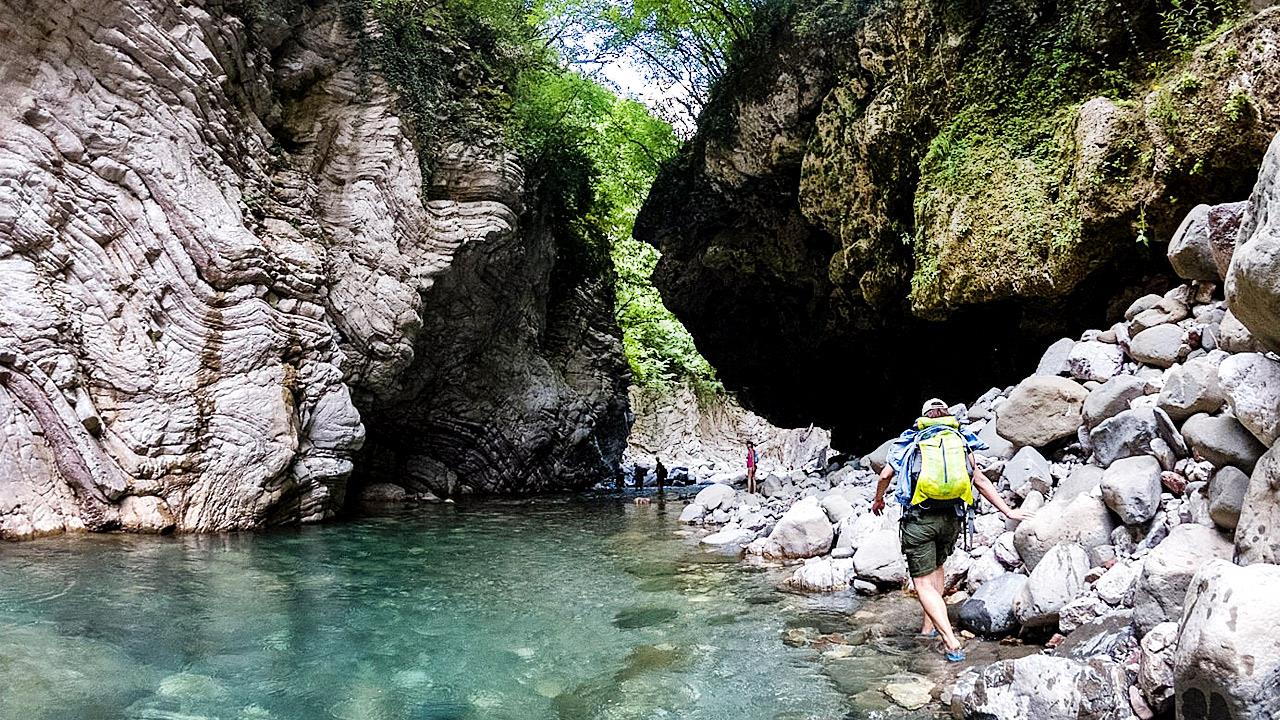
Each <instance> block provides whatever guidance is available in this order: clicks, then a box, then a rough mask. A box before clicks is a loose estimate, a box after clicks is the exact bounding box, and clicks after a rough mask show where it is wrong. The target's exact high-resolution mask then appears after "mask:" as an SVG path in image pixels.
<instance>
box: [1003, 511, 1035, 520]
mask: <svg viewBox="0 0 1280 720" xmlns="http://www.w3.org/2000/svg"><path fill="white" fill-rule="evenodd" d="M1004 516H1005V517H1007V518H1009V519H1010V520H1030V519H1031V518H1033V517H1035V516H1036V514H1035V511H1033V510H1021V509H1018V510H1010V511H1009V512H1007V513H1005V514H1004Z"/></svg>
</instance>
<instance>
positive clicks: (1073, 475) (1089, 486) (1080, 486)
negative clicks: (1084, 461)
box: [1053, 465, 1103, 502]
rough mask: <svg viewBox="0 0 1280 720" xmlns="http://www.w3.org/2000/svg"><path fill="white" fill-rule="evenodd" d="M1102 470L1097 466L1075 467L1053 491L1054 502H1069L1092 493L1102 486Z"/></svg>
mask: <svg viewBox="0 0 1280 720" xmlns="http://www.w3.org/2000/svg"><path fill="white" fill-rule="evenodd" d="M1102 474H1103V469H1102V468H1100V467H1098V466H1097V465H1077V466H1075V467H1074V468H1072V469H1071V472H1070V473H1068V474H1067V476H1066V477H1065V478H1063V480H1062V483H1061V484H1059V485H1058V487H1057V489H1056V490H1054V491H1053V500H1054V502H1070V501H1072V500H1074V499H1075V498H1076V496H1077V495H1085V494H1088V493H1091V492H1093V489H1094V488H1096V487H1098V486H1099V485H1101V484H1102Z"/></svg>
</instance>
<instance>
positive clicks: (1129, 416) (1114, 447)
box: [1089, 407, 1187, 467]
mask: <svg viewBox="0 0 1280 720" xmlns="http://www.w3.org/2000/svg"><path fill="white" fill-rule="evenodd" d="M1156 441H1160V442H1162V443H1163V446H1159V447H1158V446H1157V443H1156ZM1089 445H1090V447H1092V448H1093V455H1094V457H1095V458H1096V459H1097V461H1098V463H1099V464H1100V465H1102V466H1103V467H1106V466H1108V465H1110V464H1111V463H1113V462H1115V461H1116V460H1119V459H1121V458H1126V457H1133V456H1134V455H1146V454H1156V450H1157V449H1163V450H1164V451H1167V452H1168V453H1171V454H1172V455H1173V456H1174V457H1183V456H1185V455H1186V454H1187V447H1186V445H1185V443H1184V441H1183V437H1182V435H1181V433H1179V432H1178V430H1177V428H1176V427H1175V426H1174V425H1173V422H1172V421H1171V420H1170V419H1169V416H1168V415H1166V414H1165V412H1164V411H1163V410H1161V409H1159V408H1151V407H1144V408H1135V409H1133V410H1126V411H1124V412H1121V413H1120V414H1118V415H1116V416H1115V417H1112V418H1108V419H1106V420H1103V421H1102V422H1100V423H1098V426H1097V427H1095V428H1094V429H1093V430H1091V431H1090V432H1089Z"/></svg>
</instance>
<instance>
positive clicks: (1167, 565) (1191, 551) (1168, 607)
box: [1133, 524, 1232, 634]
mask: <svg viewBox="0 0 1280 720" xmlns="http://www.w3.org/2000/svg"><path fill="white" fill-rule="evenodd" d="M1231 551H1232V548H1231V543H1230V542H1228V541H1227V540H1226V538H1224V537H1223V536H1222V534H1221V533H1219V532H1218V531H1217V530H1214V529H1213V528H1207V527H1205V526H1203V525H1195V524H1187V525H1178V526H1177V527H1174V528H1173V529H1172V530H1170V531H1169V536H1168V537H1166V538H1165V539H1164V541H1163V542H1161V543H1160V544H1159V545H1157V546H1156V547H1155V548H1154V549H1153V550H1151V552H1149V553H1147V555H1146V556H1145V557H1143V559H1142V570H1141V572H1140V573H1139V575H1138V582H1137V584H1136V585H1135V587H1134V595H1133V621H1134V623H1135V624H1136V625H1137V626H1138V631H1139V632H1140V633H1141V634H1146V633H1147V632H1148V631H1150V630H1151V628H1153V627H1155V626H1156V625H1159V624H1160V623H1162V622H1169V621H1171V620H1177V619H1178V617H1179V616H1181V614H1182V600H1183V598H1184V597H1185V596H1186V594H1187V587H1188V584H1189V583H1190V582H1191V576H1192V575H1194V574H1195V572H1196V570H1198V569H1199V568H1200V566H1201V565H1203V564H1204V563H1206V562H1208V561H1210V560H1213V559H1215V558H1221V559H1225V560H1230V559H1231Z"/></svg>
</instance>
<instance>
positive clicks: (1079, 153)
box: [636, 0, 1280, 448]
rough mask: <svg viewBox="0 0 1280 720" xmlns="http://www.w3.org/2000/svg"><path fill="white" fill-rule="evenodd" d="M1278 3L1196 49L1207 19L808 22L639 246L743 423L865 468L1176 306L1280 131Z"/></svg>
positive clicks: (762, 42) (776, 51)
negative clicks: (942, 412) (799, 431)
mask: <svg viewBox="0 0 1280 720" xmlns="http://www.w3.org/2000/svg"><path fill="white" fill-rule="evenodd" d="M1271 4H1272V3H1254V4H1253V5H1251V6H1249V7H1245V8H1242V9H1241V14H1240V15H1239V16H1236V17H1233V18H1230V19H1221V18H1220V19H1214V18H1208V19H1204V21H1203V22H1202V23H1201V24H1202V25H1203V24H1206V23H1210V22H1211V21H1213V22H1217V21H1218V20H1221V23H1220V25H1221V29H1220V30H1219V31H1217V32H1208V30H1207V29H1201V30H1197V31H1186V32H1181V33H1179V32H1174V31H1172V30H1170V24H1171V19H1172V20H1178V19H1179V18H1180V17H1181V16H1179V15H1177V14H1176V13H1178V12H1201V11H1204V12H1208V10H1205V8H1207V7H1208V5H1207V4H1206V5H1205V7H1202V8H1200V9H1199V10H1190V11H1189V10H1187V9H1186V8H1187V7H1190V6H1186V7H1183V6H1179V7H1177V8H1175V7H1173V6H1171V5H1170V4H1169V3H1161V2H1139V3H1124V4H1116V3H1108V2H1093V1H1090V2H1079V3H1063V2H1054V1H1052V0H1025V1H1018V2H999V3H952V2H940V1H938V0H895V1H894V2H886V3H871V4H867V3H846V4H844V5H842V6H837V5H836V4H831V3H819V2H801V3H796V4H795V6H794V7H795V9H794V10H793V11H792V12H791V13H790V14H789V15H787V16H786V17H784V19H782V20H781V21H779V22H778V23H776V24H775V25H773V26H771V27H770V28H769V29H768V32H767V33H765V36H764V37H762V38H760V39H759V40H758V42H756V43H755V44H754V45H750V46H746V47H743V48H741V50H740V52H739V53H738V56H737V59H736V62H735V64H734V65H733V66H732V67H731V68H730V69H729V71H728V72H727V73H726V75H725V79H724V80H722V81H721V82H720V83H719V85H718V86H717V87H716V88H715V90H714V91H713V94H712V98H711V100H710V102H709V103H708V105H707V109H706V110H705V111H704V113H703V115H702V117H701V119H700V121H699V130H698V134H697V136H696V137H695V138H694V140H693V141H692V142H690V143H689V144H688V145H687V146H686V148H685V149H684V151H683V153H682V154H681V156H680V157H679V158H678V160H677V162H676V163H674V164H673V165H672V166H671V167H669V168H668V169H667V171H666V172H665V173H664V174H663V176H662V177H660V178H659V180H658V182H657V183H656V184H655V187H654V190H653V192H652V193H651V195H650V197H649V200H648V203H647V204H646V206H645V208H644V210H643V211H642V213H641V216H640V218H639V220H638V221H637V224H636V236H637V237H638V238H640V239H642V240H645V241H647V242H650V243H652V244H654V245H655V246H657V247H658V248H659V249H660V250H661V251H662V253H663V257H662V260H661V262H660V264H659V266H658V268H657V270H656V273H655V278H654V279H655V282H656V283H657V285H658V287H659V288H660V289H661V291H662V292H663V296H664V298H665V300H666V301H667V304H668V305H669V306H670V307H671V308H672V310H673V311H674V312H675V313H676V315H677V316H678V317H680V319H681V320H682V321H683V322H684V323H685V324H686V326H687V327H688V328H689V330H690V332H691V333H692V334H693V335H694V337H695V338H696V339H697V340H698V346H699V349H700V350H702V351H703V353H704V355H705V356H706V357H707V359H708V360H709V361H710V362H711V363H712V364H713V365H714V366H715V367H716V369H717V371H718V372H719V373H720V376H721V378H722V380H723V381H724V383H725V385H726V386H728V387H729V388H730V389H732V390H735V391H736V392H737V393H738V396H739V397H740V398H741V399H742V400H743V402H744V403H745V404H746V405H747V407H749V408H751V409H752V410H755V411H757V412H760V413H761V414H763V415H764V416H766V417H767V418H769V419H770V420H772V421H774V422H777V423H779V424H782V425H803V424H808V423H811V422H813V423H817V424H819V425H823V426H827V427H831V428H832V429H833V432H834V433H835V435H834V439H835V442H836V445H837V447H840V448H849V447H858V446H860V444H862V443H866V442H871V441H873V440H874V439H875V438H878V437H882V436H884V435H885V434H888V433H891V432H892V430H893V426H894V425H895V424H897V423H900V422H901V419H902V418H903V417H906V416H910V415H911V414H912V413H913V412H914V411H915V408H918V407H919V404H920V402H921V401H922V400H924V399H925V398H928V397H931V396H939V395H940V396H943V397H944V399H948V401H954V398H956V397H971V396H974V395H976V394H978V393H980V392H981V391H982V390H984V389H986V388H988V387H990V386H991V385H993V384H998V382H999V380H1000V378H1007V377H1017V376H1020V375H1023V374H1026V373H1027V372H1029V371H1030V370H1031V369H1033V368H1034V366H1035V362H1036V360H1037V357H1038V353H1037V352H1035V351H1034V350H1033V349H1034V348H1038V347H1042V346H1043V344H1045V342H1046V341H1049V340H1052V339H1055V338H1058V337H1061V336H1062V335H1063V334H1068V335H1072V334H1075V333H1077V332H1079V331H1080V330H1081V329H1083V328H1085V327H1089V326H1092V325H1101V324H1104V323H1106V322H1108V321H1113V320H1114V319H1116V318H1117V316H1118V313H1120V312H1121V311H1123V310H1124V308H1125V307H1127V306H1128V302H1129V301H1131V300H1132V299H1134V298H1136V297H1138V296H1140V295H1142V294H1144V293H1145V292H1147V291H1148V290H1150V289H1154V288H1164V287H1167V286H1168V284H1169V283H1170V282H1171V279H1170V277H1169V270H1168V267H1167V264H1166V263H1165V260H1164V252H1163V247H1162V243H1164V242H1166V241H1167V239H1168V238H1169V237H1170V235H1171V234H1172V232H1173V230H1174V228H1175V227H1176V225H1177V223H1178V221H1179V220H1180V219H1181V218H1182V217H1183V215H1185V213H1186V212H1187V210H1189V209H1190V207H1191V206H1192V205H1193V204H1195V203H1200V202H1205V203H1215V202H1225V201H1229V200H1235V199H1238V198H1239V197H1243V196H1244V195H1246V194H1247V193H1248V191H1249V187H1250V183H1251V182H1252V178H1254V177H1255V176H1256V175H1255V173H1256V167H1257V165H1258V162H1259V161H1260V159H1261V157H1262V154H1263V152H1264V150H1265V149H1266V147H1267V143H1268V141H1269V140H1270V138H1271V136H1272V135H1273V134H1274V133H1275V131H1276V130H1277V129H1280V61H1278V60H1280V58H1278V57H1277V55H1278V54H1280V44H1278V38H1280V8H1275V7H1269V8H1268V7H1266V6H1267V5H1271ZM1227 5H1228V4H1224V5H1223V6H1224V7H1226V6H1227ZM1197 7H1199V6H1197ZM1188 33H1190V34H1188Z"/></svg>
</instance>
